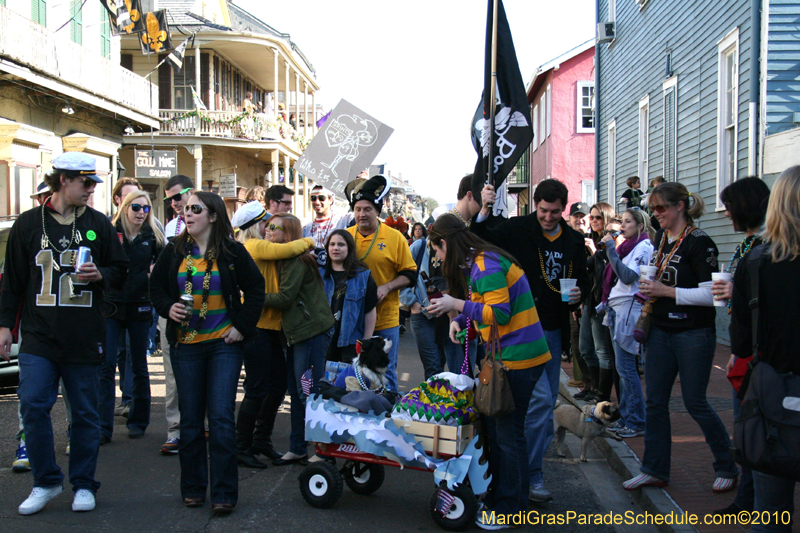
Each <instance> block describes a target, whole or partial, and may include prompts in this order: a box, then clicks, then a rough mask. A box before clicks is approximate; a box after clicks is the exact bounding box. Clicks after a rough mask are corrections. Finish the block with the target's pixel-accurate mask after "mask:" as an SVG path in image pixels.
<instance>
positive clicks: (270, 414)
mask: <svg viewBox="0 0 800 533" xmlns="http://www.w3.org/2000/svg"><path fill="white" fill-rule="evenodd" d="M283 396H284V395H283V394H281V395H277V394H270V395H267V397H266V398H264V401H263V402H262V403H261V410H260V411H259V413H258V418H257V419H256V430H255V433H253V447H252V450H253V453H255V454H260V455H265V456H267V457H269V458H270V459H280V458H281V457H283V454H282V453H280V452H278V451H276V450H275V448H274V447H273V446H272V429H273V428H274V427H275V417H276V416H278V409H280V407H281V403H283Z"/></svg>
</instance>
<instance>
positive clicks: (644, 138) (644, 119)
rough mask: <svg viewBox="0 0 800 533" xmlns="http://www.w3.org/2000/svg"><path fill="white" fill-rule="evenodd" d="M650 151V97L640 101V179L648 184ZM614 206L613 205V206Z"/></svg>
mask: <svg viewBox="0 0 800 533" xmlns="http://www.w3.org/2000/svg"><path fill="white" fill-rule="evenodd" d="M649 151H650V96H645V97H644V98H642V99H641V100H639V179H640V180H641V182H642V183H647V180H648V177H647V167H648V165H649V163H650V161H649V155H648V154H649ZM612 205H613V204H612Z"/></svg>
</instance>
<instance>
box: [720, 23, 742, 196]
mask: <svg viewBox="0 0 800 533" xmlns="http://www.w3.org/2000/svg"><path fill="white" fill-rule="evenodd" d="M717 50H718V76H719V78H718V85H717V194H716V197H717V209H720V210H721V209H724V206H723V205H722V202H721V200H719V193H720V192H721V191H722V189H724V188H725V187H727V186H728V185H730V184H731V183H733V182H734V181H735V180H736V160H737V157H736V143H737V137H738V115H739V90H738V88H739V29H738V28H737V29H735V30H734V31H732V32H731V33H729V34H728V35H727V36H726V37H725V38H724V39H723V40H722V41H720V42H719V44H718V46H717Z"/></svg>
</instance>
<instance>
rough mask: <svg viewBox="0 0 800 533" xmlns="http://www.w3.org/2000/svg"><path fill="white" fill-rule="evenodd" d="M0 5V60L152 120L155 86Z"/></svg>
mask: <svg viewBox="0 0 800 533" xmlns="http://www.w3.org/2000/svg"><path fill="white" fill-rule="evenodd" d="M63 34H64V35H56V34H54V33H53V32H51V31H50V30H48V29H47V28H45V27H44V26H41V25H40V24H37V23H36V22H34V21H32V20H30V19H28V18H25V17H23V16H22V15H19V14H17V13H14V12H13V11H11V10H10V9H8V8H6V7H3V6H0V58H8V59H10V60H12V61H14V62H15V63H19V64H21V65H24V66H26V67H28V68H30V69H31V70H34V71H37V72H40V73H42V74H44V75H46V76H48V77H52V78H56V79H59V80H60V81H62V82H64V83H67V84H69V85H73V86H75V87H78V88H80V89H81V90H84V91H86V92H88V93H91V94H94V95H96V96H100V97H102V98H106V99H108V100H111V101H112V102H116V103H118V104H121V105H123V106H125V107H127V108H129V109H131V110H133V111H137V112H139V113H142V114H145V115H148V116H151V117H154V116H157V114H158V86H156V85H153V84H152V83H150V82H149V81H147V80H146V79H145V78H143V77H141V76H139V75H137V74H134V73H133V72H131V71H129V70H128V69H126V68H124V67H122V66H120V65H117V64H115V63H113V62H111V61H109V60H108V59H105V58H103V57H100V56H99V55H98V54H97V52H94V51H92V50H89V49H86V48H84V47H83V46H81V45H79V44H76V43H73V42H72V41H70V40H69V39H68V38H67V37H65V35H68V33H67V32H66V30H65V31H64V32H63Z"/></svg>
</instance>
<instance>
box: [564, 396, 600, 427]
mask: <svg viewBox="0 0 800 533" xmlns="http://www.w3.org/2000/svg"><path fill="white" fill-rule="evenodd" d="M558 396H559V397H561V398H564V400H566V402H567V403H568V404H570V405H571V406H573V407H574V408H575V409H577V410H578V411H580V412H581V414H582V415H584V416H585V417H586V422H594V423H596V424H600V425H603V421H602V420H600V419H599V418H597V417H596V416H594V407H592V412H591V414H587V413H586V411H584V410H583V407H581V406H580V405H578V404H577V403H575V400H573V399H572V398H568V397H566V396H564V394H563V393H561V392H559V393H558ZM595 407H596V406H595Z"/></svg>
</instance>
